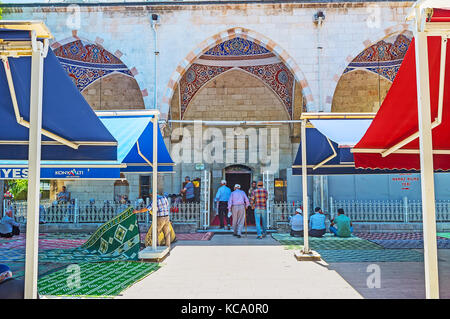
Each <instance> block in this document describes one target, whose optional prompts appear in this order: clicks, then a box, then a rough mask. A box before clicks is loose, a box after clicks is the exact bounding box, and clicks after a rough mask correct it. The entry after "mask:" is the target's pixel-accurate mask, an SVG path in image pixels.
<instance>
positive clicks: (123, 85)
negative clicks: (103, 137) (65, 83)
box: [51, 32, 146, 109]
mask: <svg viewBox="0 0 450 319" xmlns="http://www.w3.org/2000/svg"><path fill="white" fill-rule="evenodd" d="M51 48H52V50H53V51H54V52H55V54H56V55H57V57H58V58H59V60H60V63H61V64H62V66H63V68H64V69H65V70H66V71H67V73H68V74H69V76H70V77H72V78H73V80H74V83H75V85H76V86H77V88H78V89H79V90H80V92H81V93H82V94H83V95H84V97H85V98H86V100H87V101H88V103H89V104H90V105H91V106H92V107H93V108H94V109H121V108H125V109H129V108H131V109H134V108H145V104H144V100H143V98H144V97H145V93H146V90H141V89H140V86H139V82H138V81H137V80H136V78H135V76H136V75H138V74H139V72H138V71H137V69H136V68H135V67H133V68H129V67H128V65H127V64H126V62H125V61H127V59H126V58H124V55H123V54H122V52H120V51H119V50H116V51H115V52H114V53H112V51H110V50H108V49H107V48H105V47H104V46H103V39H101V38H99V37H97V38H96V40H95V41H91V40H89V39H86V38H84V37H80V36H77V32H73V35H72V36H71V37H68V38H65V39H63V40H60V41H54V42H53V43H52V44H51ZM124 60H125V61H124ZM103 82H105V83H103ZM102 86H103V87H104V89H103V90H102ZM114 92H117V93H116V94H115V95H116V96H113V95H114ZM102 95H104V96H103V97H102ZM99 101H100V102H99ZM99 103H100V104H99ZM102 104H103V105H102Z"/></svg>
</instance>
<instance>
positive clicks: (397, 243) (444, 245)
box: [371, 239, 450, 249]
mask: <svg viewBox="0 0 450 319" xmlns="http://www.w3.org/2000/svg"><path fill="white" fill-rule="evenodd" d="M371 242H373V243H376V244H377V245H380V246H382V247H383V248H386V249H423V240H422V239H405V240H395V239H372V240H371ZM437 247H438V249H450V240H448V239H437Z"/></svg>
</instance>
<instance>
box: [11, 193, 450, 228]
mask: <svg viewBox="0 0 450 319" xmlns="http://www.w3.org/2000/svg"><path fill="white" fill-rule="evenodd" d="M308 201H309V205H308V207H309V214H312V211H313V207H312V203H311V199H308ZM3 205H4V207H5V208H7V207H11V208H12V210H13V213H14V217H15V219H16V221H18V222H20V223H25V222H26V216H27V203H26V201H10V200H8V201H5V202H4V203H3ZM129 205H130V204H128V205H127V204H121V203H116V202H108V201H106V202H103V203H101V204H96V203H91V202H80V201H77V200H73V201H71V202H70V203H60V204H58V203H55V202H51V201H41V203H40V211H39V220H40V221H41V222H46V223H75V224H77V223H104V222H106V221H108V220H109V219H111V218H113V217H114V216H117V215H118V214H119V213H120V212H122V211H123V210H125V209H126V208H127V207H128V206H129ZM131 205H132V206H133V207H134V208H136V209H140V208H143V207H146V206H147V205H148V203H145V202H142V201H141V202H136V203H134V204H131ZM299 207H302V202H301V201H298V202H274V203H273V204H272V207H271V210H270V212H269V214H268V218H269V219H270V220H269V221H270V225H271V227H277V224H278V223H280V222H289V217H290V216H292V215H294V214H295V210H296V209H297V208H299ZM329 208H330V210H329V212H325V213H326V214H327V215H328V218H329V219H331V218H333V217H334V215H335V214H336V212H337V209H338V208H343V209H344V211H345V213H346V214H347V215H348V216H349V217H350V218H351V220H352V221H355V222H402V223H407V222H422V203H421V201H420V200H409V199H408V198H406V197H405V198H404V199H403V200H390V201H377V200H366V201H364V200H335V199H333V198H330V201H329ZM137 218H138V221H139V222H140V223H145V224H149V223H150V222H151V216H150V215H149V214H147V213H142V214H137ZM207 218H208V216H206V214H205V212H202V211H201V204H200V203H173V204H172V203H171V207H170V219H171V221H172V222H176V223H191V224H192V223H193V224H196V227H197V228H198V229H200V228H202V227H203V228H204V227H205V223H207V222H208V220H207ZM436 220H437V221H438V222H450V200H440V201H436Z"/></svg>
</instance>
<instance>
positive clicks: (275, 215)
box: [269, 197, 313, 226]
mask: <svg viewBox="0 0 450 319" xmlns="http://www.w3.org/2000/svg"><path fill="white" fill-rule="evenodd" d="M308 203H309V205H308V208H309V209H308V211H309V215H311V214H312V212H313V207H312V201H311V199H310V198H309V197H308ZM302 206H303V204H302V201H296V202H274V203H273V207H272V213H271V214H270V215H269V216H270V218H271V221H272V225H274V226H276V223H280V222H289V217H290V216H293V215H295V210H296V209H297V208H301V207H302Z"/></svg>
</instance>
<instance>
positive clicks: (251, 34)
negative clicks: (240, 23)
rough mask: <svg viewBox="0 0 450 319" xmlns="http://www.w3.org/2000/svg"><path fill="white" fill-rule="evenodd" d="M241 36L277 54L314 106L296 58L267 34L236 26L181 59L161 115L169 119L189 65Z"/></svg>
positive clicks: (170, 81) (172, 78) (307, 102)
mask: <svg viewBox="0 0 450 319" xmlns="http://www.w3.org/2000/svg"><path fill="white" fill-rule="evenodd" d="M236 37H240V38H243V39H246V40H250V41H252V42H254V43H256V44H258V45H261V46H263V47H265V48H266V49H267V50H269V51H271V52H272V53H273V54H275V55H276V56H277V57H278V58H279V59H280V60H281V61H282V63H284V65H285V66H286V67H287V68H288V69H289V70H290V71H291V73H292V74H293V75H294V78H295V80H296V82H298V83H299V85H300V86H301V90H302V95H303V96H304V97H305V99H306V107H307V108H309V107H310V106H312V104H313V102H314V99H313V95H312V92H311V88H310V86H309V84H308V81H307V80H306V77H305V75H304V74H303V72H302V71H301V69H300V67H299V66H298V65H297V63H296V62H295V60H294V59H293V58H292V57H291V56H290V55H289V53H288V52H287V51H286V50H284V49H283V48H282V47H280V46H279V45H278V44H277V43H275V42H274V41H273V40H271V39H269V38H267V37H266V36H264V35H262V34H260V33H257V32H255V31H252V30H249V29H245V28H241V27H236V28H231V29H228V30H226V31H223V32H220V33H217V34H215V35H213V36H211V37H209V38H207V39H206V40H204V41H202V42H200V43H199V44H198V45H197V46H196V47H195V48H194V49H193V50H192V51H191V52H189V53H188V54H187V55H186V57H185V58H184V59H183V60H182V61H181V63H180V64H179V65H178V66H177V67H176V69H175V71H174V72H173V74H172V76H171V77H170V80H169V82H168V84H167V87H166V90H165V92H164V96H163V98H162V106H161V117H162V118H165V119H167V118H168V113H169V110H170V103H171V100H172V98H173V95H174V93H175V88H176V87H177V83H178V82H179V80H180V79H181V77H182V76H183V75H184V74H185V72H186V71H187V70H188V69H189V67H190V66H191V65H192V64H193V63H194V62H195V60H196V59H198V58H199V57H200V56H201V55H202V54H203V53H204V52H206V51H208V50H209V49H211V48H213V47H215V46H216V45H218V44H220V43H222V42H225V41H227V40H230V39H233V38H236Z"/></svg>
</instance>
